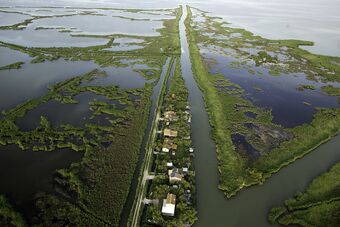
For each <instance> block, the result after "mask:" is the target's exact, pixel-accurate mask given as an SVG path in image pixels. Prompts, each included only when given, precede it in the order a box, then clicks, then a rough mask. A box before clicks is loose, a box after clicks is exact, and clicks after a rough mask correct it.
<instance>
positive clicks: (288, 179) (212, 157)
mask: <svg viewBox="0 0 340 227" xmlns="http://www.w3.org/2000/svg"><path fill="white" fill-rule="evenodd" d="M185 17H186V10H185V11H184V14H183V17H182V18H181V22H180V35H181V45H182V48H183V51H182V56H181V63H182V70H183V75H184V79H185V82H186V86H187V87H188V89H189V101H190V105H191V106H192V115H193V118H192V134H193V137H192V138H193V145H194V147H195V170H196V188H197V194H196V196H197V210H198V222H197V223H196V224H195V225H194V226H198V227H200V226H202V227H206V226H214V227H245V226H246V227H260V226H261V227H265V226H271V225H270V224H269V223H268V222H267V219H266V218H267V215H268V211H269V210H270V209H271V207H273V206H278V205H282V202H283V201H284V200H285V199H287V198H289V197H291V196H293V195H294V194H295V193H296V192H297V191H303V190H304V189H305V187H306V186H307V185H308V183H309V182H310V181H311V180H312V179H313V178H315V177H317V176H318V175H320V174H322V173H323V172H325V171H326V170H327V169H329V168H330V167H331V166H332V165H333V164H335V163H336V162H338V161H340V150H339V147H340V136H337V137H335V138H333V139H332V140H331V141H330V142H328V143H326V144H324V145H322V146H320V147H319V148H317V149H316V150H314V151H313V152H311V153H310V154H308V155H306V156H305V157H304V158H303V159H300V160H297V161H296V162H294V163H293V164H291V165H289V166H288V167H285V168H283V169H282V170H281V171H280V172H279V173H277V174H275V175H273V176H272V177H271V178H270V179H268V180H267V181H266V182H265V183H264V184H263V185H261V186H254V187H251V188H247V189H244V190H242V191H241V192H240V193H238V194H237V196H236V197H233V198H232V199H229V200H228V199H226V197H225V196H224V195H223V193H222V192H221V191H220V190H219V189H218V184H219V173H218V169H217V166H218V161H217V157H216V151H215V144H214V142H213V141H212V140H211V137H210V132H211V127H210V125H209V121H208V115H207V112H206V110H205V108H204V102H203V98H202V93H201V91H200V90H199V88H198V87H197V85H196V82H195V80H194V79H193V74H192V71H191V63H190V56H189V49H188V43H187V39H186V36H185V26H184V24H183V20H184V19H185Z"/></svg>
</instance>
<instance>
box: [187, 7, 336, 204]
mask: <svg viewBox="0 0 340 227" xmlns="http://www.w3.org/2000/svg"><path fill="white" fill-rule="evenodd" d="M208 20H209V18H208ZM185 24H186V29H187V36H188V42H189V48H190V57H191V62H192V65H193V72H194V76H195V79H196V81H197V83H198V85H199V87H200V89H201V90H202V92H203V94H204V100H205V104H206V108H207V110H208V115H209V121H210V124H211V126H212V136H213V138H214V140H215V143H216V149H217V153H218V161H219V167H218V168H219V172H220V186H219V187H220V189H221V190H223V192H224V193H225V194H226V196H227V197H231V196H233V195H235V194H236V193H237V192H238V191H239V190H240V189H242V188H243V187H247V186H250V185H254V184H261V183H263V182H264V181H265V179H267V178H268V177H270V176H271V175H272V174H273V173H275V172H277V171H279V170H280V169H281V168H282V167H283V166H285V165H288V164H290V163H292V162H293V161H295V160H296V159H297V158H301V157H303V156H304V155H305V154H307V153H308V152H310V151H312V150H313V149H315V148H316V147H317V146H319V145H320V144H322V143H324V142H326V141H328V140H329V139H331V138H332V137H333V136H335V135H336V134H337V133H338V132H339V129H340V123H339V122H340V109H339V108H334V109H318V110H317V112H316V114H314V118H313V121H312V122H311V123H310V124H303V125H300V126H297V127H294V128H283V127H282V126H280V125H276V124H274V123H272V115H271V112H270V111H266V110H263V109H261V108H258V107H256V106H255V105H254V104H253V103H252V102H250V101H249V100H246V99H245V98H244V97H243V94H244V91H243V90H242V89H241V88H240V86H238V85H237V84H234V83H231V82H230V81H228V80H227V79H225V78H224V77H223V75H219V74H215V75H211V74H210V73H209V69H208V67H209V65H208V64H209V63H207V62H205V61H204V60H203V58H202V56H201V53H200V49H199V47H198V44H200V45H201V46H202V42H203V41H204V42H205V43H204V45H215V44H216V43H213V42H214V41H210V40H209V39H208V38H207V37H204V36H203V37H202V36H201V33H200V32H199V31H197V27H194V26H193V25H192V24H193V22H192V11H191V9H190V7H188V17H187V19H186V21H185ZM216 26H217V25H216ZM218 26H219V27H218V28H219V29H214V27H213V26H210V27H207V29H212V30H214V31H215V32H216V31H218V32H219V33H218V34H225V33H223V31H224V30H225V31H226V33H227V32H228V31H229V30H230V29H229V28H223V27H222V25H221V24H218ZM238 32H241V33H242V34H243V36H245V37H246V38H249V37H252V34H251V33H249V32H246V31H245V30H243V29H239V30H238ZM248 33H249V34H248ZM255 38H256V40H257V41H258V42H260V41H263V42H265V41H266V42H269V40H264V39H263V40H262V39H260V38H259V37H255ZM202 39H203V40H202ZM273 42H274V41H273ZM279 43H280V45H282V43H285V44H286V45H288V44H289V45H290V46H291V47H293V46H292V45H293V44H292V43H294V41H290V42H289V41H280V42H279ZM219 45H220V46H222V47H223V45H231V44H230V43H220V44H219ZM235 45H241V43H239V41H237V42H236V43H235ZM274 45H275V44H274ZM229 47H230V46H229ZM225 48H227V47H225ZM230 48H231V47H230ZM233 48H234V47H233ZM295 48H297V49H299V48H298V45H295ZM295 52H296V51H295ZM295 52H294V53H295ZM302 52H303V51H302ZM262 55H263V54H262ZM250 57H252V56H250ZM253 57H254V56H253ZM259 59H262V60H261V61H260V60H259ZM259 59H257V61H258V64H263V63H264V62H263V59H265V61H274V60H273V59H272V58H262V57H261V54H260V55H259ZM270 59H272V60H270ZM331 59H333V58H331ZM253 60H254V59H253ZM254 61H255V62H256V59H255V60H254ZM275 61H276V60H275ZM267 63H271V62H267ZM243 64H245V63H242V62H240V65H243ZM291 70H295V66H294V65H292V66H291ZM325 79H327V80H331V78H330V77H328V75H327V76H325ZM249 112H251V113H254V114H255V117H254V118H251V117H246V116H245V113H249ZM259 129H261V130H262V131H260V132H263V133H262V134H261V136H263V137H265V138H266V140H267V141H268V140H269V141H270V142H269V143H265V142H263V141H261V140H259V139H258V137H257V136H256V135H257V134H258V132H259ZM272 132H278V133H279V138H277V137H276V138H274V137H273V138H271V137H269V136H267V135H268V134H269V135H270V134H271V133H272ZM234 135H244V136H245V137H246V139H247V141H249V143H250V144H251V146H252V147H253V148H254V149H255V150H257V151H259V152H260V154H259V155H260V157H259V158H255V159H249V157H248V156H247V155H246V154H245V152H244V151H242V150H241V151H240V149H239V148H238V147H236V145H235V143H233V140H232V137H233V136H234Z"/></svg>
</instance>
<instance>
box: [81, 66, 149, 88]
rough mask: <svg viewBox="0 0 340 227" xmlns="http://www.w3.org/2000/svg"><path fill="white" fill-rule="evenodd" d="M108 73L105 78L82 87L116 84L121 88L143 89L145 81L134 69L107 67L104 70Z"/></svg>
mask: <svg viewBox="0 0 340 227" xmlns="http://www.w3.org/2000/svg"><path fill="white" fill-rule="evenodd" d="M101 70H104V71H105V72H106V73H107V76H105V77H99V78H96V79H95V80H92V81H90V82H84V83H82V86H107V85H110V84H114V85H117V86H119V87H120V88H143V87H144V85H145V82H146V81H145V79H144V78H143V76H141V75H140V74H139V73H138V72H136V71H134V70H133V68H132V67H124V68H123V67H106V68H102V69H101Z"/></svg>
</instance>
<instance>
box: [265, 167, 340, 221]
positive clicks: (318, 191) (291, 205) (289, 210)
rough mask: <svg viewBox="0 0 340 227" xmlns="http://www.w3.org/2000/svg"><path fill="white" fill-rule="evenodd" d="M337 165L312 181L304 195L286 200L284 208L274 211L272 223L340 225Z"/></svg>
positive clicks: (339, 173)
mask: <svg viewBox="0 0 340 227" xmlns="http://www.w3.org/2000/svg"><path fill="white" fill-rule="evenodd" d="M339 188H340V163H338V164H336V165H334V166H333V167H332V168H331V169H330V170H329V171H328V172H327V173H324V174H323V175H321V176H319V177H317V178H315V179H314V180H313V181H312V182H311V183H310V185H309V186H308V188H307V189H306V191H305V192H303V193H298V194H297V195H296V196H295V197H294V198H292V199H288V200H286V201H285V205H284V206H283V207H278V208H273V209H272V210H271V212H270V214H269V217H268V218H269V221H270V222H271V223H275V222H278V223H280V224H282V225H291V224H298V225H301V226H305V227H309V226H313V227H318V226H320V227H321V226H329V227H333V226H338V225H339V223H340V190H339Z"/></svg>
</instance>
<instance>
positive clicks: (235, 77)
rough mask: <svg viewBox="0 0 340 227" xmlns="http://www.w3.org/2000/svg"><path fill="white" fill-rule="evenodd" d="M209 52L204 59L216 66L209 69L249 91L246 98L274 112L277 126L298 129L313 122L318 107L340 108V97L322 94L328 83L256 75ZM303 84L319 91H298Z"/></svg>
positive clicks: (258, 69) (292, 76)
mask: <svg viewBox="0 0 340 227" xmlns="http://www.w3.org/2000/svg"><path fill="white" fill-rule="evenodd" d="M208 52H209V51H208V50H204V53H205V54H204V56H205V57H206V58H207V59H213V62H215V63H213V64H211V65H210V66H209V67H210V70H211V71H210V72H211V73H213V74H215V73H222V74H223V75H224V77H225V78H226V79H229V80H230V81H231V82H233V83H236V84H238V85H240V86H241V87H242V89H244V90H245V95H244V97H245V98H247V99H249V100H251V101H252V102H253V103H254V104H255V105H256V106H259V107H262V108H265V109H271V110H272V115H273V122H274V123H277V124H280V125H282V126H284V127H294V126H297V125H301V124H303V123H309V122H311V121H312V119H313V114H314V113H315V108H316V107H326V108H333V107H335V108H336V107H340V104H339V103H338V98H337V97H334V96H328V95H326V94H324V93H323V92H321V90H320V87H321V86H325V85H327V83H322V82H313V81H310V80H308V79H307V78H306V76H305V75H304V74H303V73H295V74H282V75H280V76H272V75H270V74H269V72H268V70H267V69H265V68H261V67H255V66H253V67H252V69H253V70H255V73H254V74H252V73H249V71H248V69H243V68H233V67H230V63H231V62H234V61H236V59H233V58H231V57H226V56H223V55H219V54H214V53H213V52H211V53H208ZM256 72H260V73H261V75H258V74H257V73H256ZM301 84H303V85H313V86H315V87H316V89H315V90H308V89H306V90H304V91H299V90H298V89H297V88H298V87H299V85H301ZM335 84H336V83H333V85H335ZM336 85H337V86H340V85H339V84H336ZM306 103H308V104H306ZM309 104H310V105H309Z"/></svg>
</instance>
